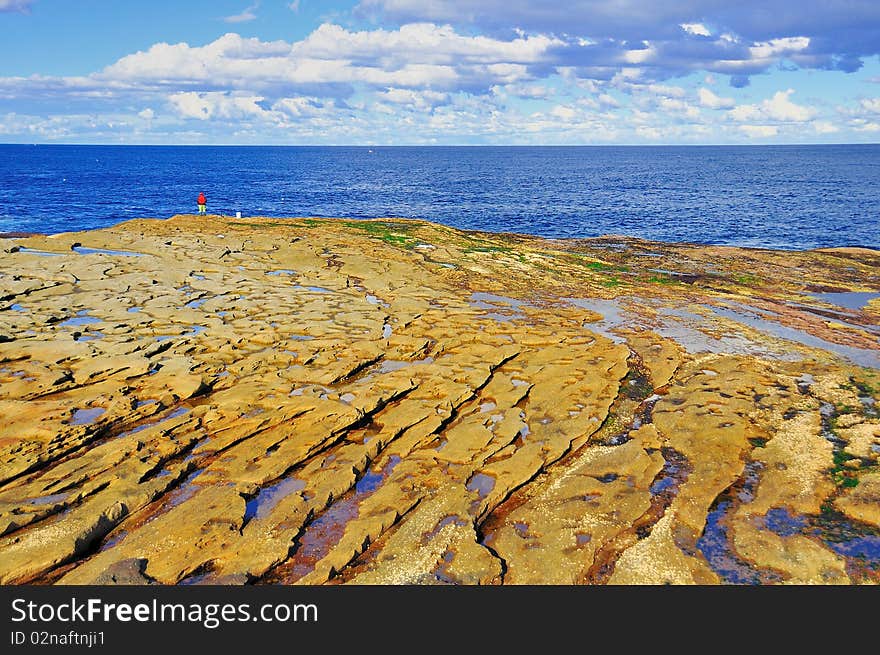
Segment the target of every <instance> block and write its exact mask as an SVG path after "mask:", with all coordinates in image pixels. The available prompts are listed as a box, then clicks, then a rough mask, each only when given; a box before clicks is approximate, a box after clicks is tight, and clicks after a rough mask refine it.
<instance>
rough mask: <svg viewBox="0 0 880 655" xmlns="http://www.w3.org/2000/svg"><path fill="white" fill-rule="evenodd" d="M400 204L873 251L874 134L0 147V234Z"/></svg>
mask: <svg viewBox="0 0 880 655" xmlns="http://www.w3.org/2000/svg"><path fill="white" fill-rule="evenodd" d="M200 191H204V192H205V193H206V194H207V196H208V211H209V213H216V214H225V215H230V216H232V215H235V213H236V212H241V213H242V216H327V217H353V218H375V217H389V216H391V217H409V218H422V219H426V220H429V221H434V222H438V223H443V224H446V225H451V226H453V227H457V228H464V229H477V230H487V231H493V232H519V233H526V234H534V235H539V236H546V237H594V236H600V235H603V234H622V235H630V236H636V237H642V238H645V239H654V240H660V241H689V242H697V243H712V244H728V245H737V246H752V247H771V248H783V249H806V248H816V247H828V246H849V245H855V246H869V247H873V248H880V145H839V146H835V145H826V146H705V147H696V146H695V147H373V148H367V147H202V146H75V145H35V146H32V145H0V232H42V233H56V232H65V231H71V230H83V229H92V228H99V227H105V226H109V225H113V224H115V223H118V222H120V221H124V220H127V219H131V218H137V217H155V218H165V217H168V216H172V215H174V214H178V213H195V211H196V197H197V196H198V193H199V192H200Z"/></svg>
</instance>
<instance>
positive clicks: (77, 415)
mask: <svg viewBox="0 0 880 655" xmlns="http://www.w3.org/2000/svg"><path fill="white" fill-rule="evenodd" d="M106 411H107V410H106V409H104V408H103V407H89V408H86V409H78V410H76V411H75V412H74V413H73V418H72V419H71V420H70V424H71V425H89V424H90V423H94V422H95V421H97V420H98V419H99V418H100V417H101V415H102V414H104V412H106Z"/></svg>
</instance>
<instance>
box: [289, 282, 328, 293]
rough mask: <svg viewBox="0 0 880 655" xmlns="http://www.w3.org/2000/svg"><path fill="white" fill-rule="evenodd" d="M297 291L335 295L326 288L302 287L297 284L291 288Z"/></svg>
mask: <svg viewBox="0 0 880 655" xmlns="http://www.w3.org/2000/svg"><path fill="white" fill-rule="evenodd" d="M293 288H294V289H296V290H297V291H312V292H313V293H335V291H333V290H332V289H327V288H326V287H308V286H307V287H304V286H300V285H299V284H295V285H294V286H293Z"/></svg>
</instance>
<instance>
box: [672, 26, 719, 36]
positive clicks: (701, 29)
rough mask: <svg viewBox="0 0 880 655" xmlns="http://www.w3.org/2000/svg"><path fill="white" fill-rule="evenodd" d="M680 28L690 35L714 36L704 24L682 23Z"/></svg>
mask: <svg viewBox="0 0 880 655" xmlns="http://www.w3.org/2000/svg"><path fill="white" fill-rule="evenodd" d="M679 27H681V29H683V30H684V31H685V32H687V33H688V34H693V35H695V36H712V33H711V32H710V31H709V28H707V27H706V26H705V25H703V24H702V23H682V24H681V25H680V26H679Z"/></svg>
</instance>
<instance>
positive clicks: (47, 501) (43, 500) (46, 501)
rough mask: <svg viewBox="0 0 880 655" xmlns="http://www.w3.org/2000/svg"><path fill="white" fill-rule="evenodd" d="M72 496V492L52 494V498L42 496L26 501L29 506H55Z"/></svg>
mask: <svg viewBox="0 0 880 655" xmlns="http://www.w3.org/2000/svg"><path fill="white" fill-rule="evenodd" d="M70 495H71V494H70V492H64V493H60V494H52V495H50V496H40V497H38V498H31V499H29V500H26V501H25V502H26V503H27V504H28V505H37V506H42V505H54V504H56V503H61V502H63V501H65V500H66V499H67V498H68V497H70Z"/></svg>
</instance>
